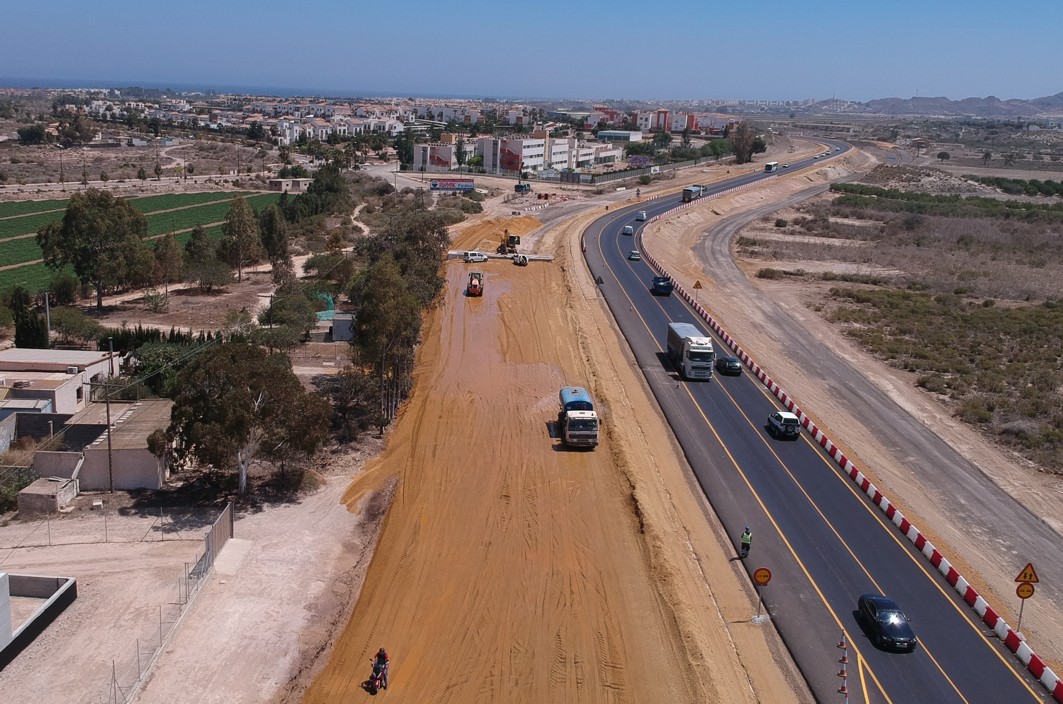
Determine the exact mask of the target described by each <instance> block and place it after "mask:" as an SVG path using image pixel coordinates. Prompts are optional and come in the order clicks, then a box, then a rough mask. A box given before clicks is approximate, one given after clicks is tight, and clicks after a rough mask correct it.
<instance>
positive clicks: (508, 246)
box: [497, 229, 520, 254]
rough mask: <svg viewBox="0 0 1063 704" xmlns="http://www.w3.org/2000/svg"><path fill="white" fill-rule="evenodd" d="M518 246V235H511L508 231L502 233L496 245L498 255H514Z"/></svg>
mask: <svg viewBox="0 0 1063 704" xmlns="http://www.w3.org/2000/svg"><path fill="white" fill-rule="evenodd" d="M519 244H520V235H511V234H509V230H508V229H507V230H503V231H502V237H501V238H500V240H499V243H498V250H497V251H498V253H499V254H516V253H517V245H519Z"/></svg>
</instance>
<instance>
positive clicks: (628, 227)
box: [621, 225, 635, 235]
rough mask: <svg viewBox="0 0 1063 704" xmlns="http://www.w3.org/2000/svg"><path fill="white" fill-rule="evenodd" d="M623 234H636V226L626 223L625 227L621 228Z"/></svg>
mask: <svg viewBox="0 0 1063 704" xmlns="http://www.w3.org/2000/svg"><path fill="white" fill-rule="evenodd" d="M621 234H624V235H633V234H635V228H633V227H632V226H631V225H624V229H623V230H621Z"/></svg>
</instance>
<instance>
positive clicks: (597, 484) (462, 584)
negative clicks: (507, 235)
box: [305, 211, 810, 702]
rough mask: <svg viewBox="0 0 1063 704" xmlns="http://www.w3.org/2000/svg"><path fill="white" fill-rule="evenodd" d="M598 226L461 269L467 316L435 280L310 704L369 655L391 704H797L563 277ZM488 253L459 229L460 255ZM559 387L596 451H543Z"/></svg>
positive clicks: (575, 225)
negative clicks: (473, 291) (522, 261)
mask: <svg viewBox="0 0 1063 704" xmlns="http://www.w3.org/2000/svg"><path fill="white" fill-rule="evenodd" d="M600 212H601V211H599V213H598V214H600ZM593 217H594V214H591V215H585V216H583V217H581V218H578V219H576V220H573V221H571V222H570V223H569V224H568V225H567V226H566V227H565V228H563V229H559V230H557V231H551V232H549V233H547V234H546V235H545V236H544V237H543V238H542V242H541V244H540V246H539V251H540V252H550V253H552V254H554V255H555V257H556V260H555V262H554V263H553V264H552V265H548V264H538V263H535V264H533V265H531V266H529V267H526V268H522V267H514V266H512V264H510V263H508V262H506V261H491V262H489V263H487V264H483V265H476V268H477V269H482V270H483V271H485V273H486V286H485V295H484V296H483V298H473V299H469V298H465V297H464V295H463V290H464V284H465V280H466V276H467V272H468V271H470V270H471V268H470V267H469V266H466V265H463V264H461V263H459V262H450V263H448V264H447V266H446V273H447V283H446V290H445V292H444V297H445V302H444V304H443V305H442V306H441V307H440V308H439V309H438V310H437V311H435V312H433V313H432V314H431V315H430V316H429V318H428V322H427V327H426V329H425V333H424V344H423V346H422V348H421V350H420V351H419V355H418V360H419V364H418V371H417V379H416V388H415V390H414V393H413V396H412V397H411V399H410V400H409V402H408V403H407V404H406V406H405V407H404V409H403V412H402V415H401V417H400V418H399V420H398V422H397V424H396V426H395V429H394V432H393V435H392V436H391V438H390V441H389V443H388V449H387V450H386V451H385V453H384V454H383V456H382V457H381V458H380V460H379V461H377V462H375V463H373V464H371V466H370V467H369V468H368V470H367V471H366V473H365V475H363V476H362V477H361V478H359V479H358V480H357V481H356V482H355V483H354V484H353V485H352V486H351V488H350V490H349V491H348V494H347V497H346V500H347V501H348V502H349V503H350V504H351V505H354V504H355V503H357V502H358V501H359V499H360V498H361V497H362V496H363V495H365V494H366V493H367V492H368V491H369V490H371V489H372V488H374V487H376V486H378V485H379V484H380V483H382V482H384V481H386V480H387V479H388V478H390V477H393V476H397V477H399V478H400V484H399V489H398V493H397V494H396V497H395V501H394V503H393V505H392V507H391V510H390V513H389V515H388V517H387V518H386V522H385V525H384V527H383V531H382V534H381V537H380V542H379V544H378V546H377V550H376V554H375V556H374V558H373V563H372V565H371V566H370V569H369V572H368V574H367V577H366V581H365V584H364V587H363V589H362V592H361V595H360V597H359V600H358V603H357V606H356V607H355V611H354V614H353V616H352V618H351V621H350V623H349V624H348V626H347V628H346V629H345V631H344V633H343V634H342V635H341V636H340V637H339V639H338V640H337V643H336V645H335V648H334V650H333V652H332V655H331V658H330V661H329V662H328V664H327V665H326V666H325V667H324V670H323V672H321V673H320V675H319V676H318V678H317V679H316V680H315V682H314V683H313V685H312V686H311V687H310V689H309V690H308V692H307V694H306V697H305V701H307V702H335V701H343V700H346V699H348V698H349V697H351V696H357V695H358V690H359V685H360V683H361V682H362V680H364V679H365V677H366V676H367V675H368V670H369V658H370V656H371V654H372V653H373V652H374V651H375V650H376V648H377V647H379V646H382V645H383V646H386V647H387V648H388V650H389V651H390V652H391V653H392V657H393V660H392V687H391V689H390V690H389V691H388V692H387V696H388V697H389V698H391V699H393V700H398V701H409V702H438V701H463V702H464V701H484V702H488V701H498V702H520V701H526V702H563V701H564V702H575V701H586V702H602V701H615V702H620V701H630V702H644V701H676V702H694V701H728V702H743V701H747V702H752V701H794V700H798V701H800V700H806V701H807V700H809V699H810V698H809V697H808V695H807V693H806V692H805V691H804V689H803V684H802V683H801V682H800V681H799V678H798V677H796V676H795V675H794V673H793V670H792V665H789V659H788V656H787V655H786V654H785V652H784V651H782V649H781V647H780V645H779V643H778V640H777V638H776V637H775V636H774V634H773V632H772V631H771V630H770V627H768V626H767V625H759V626H757V625H751V624H749V623H748V621H749V618H750V616H752V615H753V613H754V610H755V605H754V603H753V602H752V600H751V593H750V590H749V588H748V583H747V580H746V579H745V577H744V576H743V575H741V574H740V573H739V572H738V571H737V570H736V569H735V568H734V566H733V565H734V563H731V562H730V558H731V557H732V556H733V552H732V549H731V547H730V546H729V545H727V544H725V541H726V539H725V538H724V537H722V536H720V535H719V533H718V532H717V529H716V528H715V527H714V523H713V522H712V520H711V519H710V518H708V512H707V508H706V506H705V503H704V500H703V499H701V498H699V495H698V494H696V493H695V492H694V491H693V490H692V487H691V486H690V484H689V483H688V482H689V480H688V476H687V474H685V470H684V465H683V463H682V461H681V460H680V459H679V457H680V456H681V455H679V453H678V451H677V448H676V447H675V445H674V442H673V440H672V438H671V435H670V433H669V432H668V430H667V427H666V426H665V425H664V423H663V421H662V419H661V418H660V416H659V414H658V412H657V411H656V407H655V406H654V405H653V404H652V402H651V401H650V400H649V398H648V396H647V391H646V387H645V385H644V383H643V381H642V377H641V374H640V373H639V372H638V370H637V368H636V367H635V366H634V363H633V360H632V359H631V358H630V355H629V354H628V352H627V349H626V346H624V345H623V343H622V340H620V339H619V337H618V335H617V334H616V333H615V331H614V329H613V327H612V325H611V322H610V319H609V317H608V314H607V313H606V311H605V309H604V306H603V304H602V303H601V301H600V300H599V299H598V298H597V292H596V290H595V287H594V286H593V283H592V282H591V281H590V279H589V277H588V275H587V274H586V270H585V268H584V267H583V266H582V264H581V263H580V262H578V261H576V257H577V256H578V233H579V231H580V229H581V228H582V226H584V225H585V224H586V223H587V222H589V220H590V219H592V218H593ZM506 226H509V227H510V231H511V232H514V231H517V230H519V229H520V228H519V227H514V226H513V225H511V224H510V223H506ZM499 227H501V225H500V226H499ZM496 237H497V235H496V234H492V235H491V236H490V237H488V236H487V235H486V234H485V232H484V228H483V227H480V228H470V230H469V231H468V233H467V234H466V235H464V236H462V235H459V236H458V237H457V240H456V243H455V246H456V247H459V248H473V247H478V248H481V249H492V248H493V247H492V246H491V244H492V243H493V242H495V241H497V240H496V239H495V238H496ZM574 383H579V384H583V385H586V386H588V387H590V389H591V391H592V393H593V394H594V395H595V396H596V398H597V399H598V400H599V402H600V404H601V406H602V408H603V416H604V422H605V437H604V439H603V443H602V445H600V446H599V447H598V449H597V450H596V451H594V452H590V453H577V452H567V451H564V450H562V449H559V448H558V446H557V441H556V440H552V439H551V438H550V437H549V428H548V422H549V421H550V420H551V419H552V418H553V417H554V415H555V413H556V410H555V407H556V403H557V402H556V394H557V390H558V388H560V386H562V385H564V384H574ZM780 663H781V664H780ZM795 692H796V693H795ZM362 696H364V695H362Z"/></svg>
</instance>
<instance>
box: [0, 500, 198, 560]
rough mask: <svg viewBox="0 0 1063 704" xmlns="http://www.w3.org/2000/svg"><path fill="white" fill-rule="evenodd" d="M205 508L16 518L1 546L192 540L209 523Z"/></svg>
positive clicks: (1, 536) (0, 538)
mask: <svg viewBox="0 0 1063 704" xmlns="http://www.w3.org/2000/svg"><path fill="white" fill-rule="evenodd" d="M208 521H209V519H205V518H204V516H203V510H202V509H192V508H181V507H178V508H174V507H170V508H151V509H121V510H120V511H116V510H114V509H109V508H104V507H102V506H101V507H100V508H99V509H98V510H95V511H91V512H84V511H79V512H77V513H76V514H70V515H65V514H52V515H48V516H46V517H44V518H40V519H38V520H33V521H15V522H12V523H9V524H8V525H6V526H4V530H3V531H2V532H0V549H4V550H6V549H15V548H32V547H45V546H47V547H55V546H59V545H83V544H93V543H139V542H147V541H165V540H192V539H195V538H196V536H197V535H201V534H202V533H203V530H204V528H205V527H206V526H207V525H209V524H208Z"/></svg>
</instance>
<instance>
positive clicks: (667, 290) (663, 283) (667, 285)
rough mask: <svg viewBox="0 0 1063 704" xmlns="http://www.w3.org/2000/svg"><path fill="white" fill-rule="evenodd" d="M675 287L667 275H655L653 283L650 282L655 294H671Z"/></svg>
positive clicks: (651, 289)
mask: <svg viewBox="0 0 1063 704" xmlns="http://www.w3.org/2000/svg"><path fill="white" fill-rule="evenodd" d="M673 288H675V286H674V285H673V284H672V280H671V279H670V278H668V277H667V276H654V277H653V283H652V284H650V291H652V292H653V295H654V296H671V295H672V289H673Z"/></svg>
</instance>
